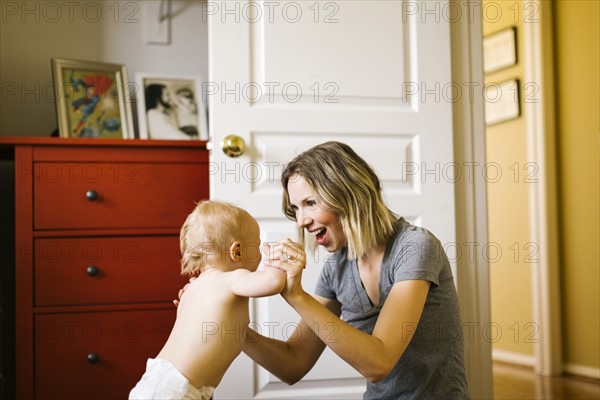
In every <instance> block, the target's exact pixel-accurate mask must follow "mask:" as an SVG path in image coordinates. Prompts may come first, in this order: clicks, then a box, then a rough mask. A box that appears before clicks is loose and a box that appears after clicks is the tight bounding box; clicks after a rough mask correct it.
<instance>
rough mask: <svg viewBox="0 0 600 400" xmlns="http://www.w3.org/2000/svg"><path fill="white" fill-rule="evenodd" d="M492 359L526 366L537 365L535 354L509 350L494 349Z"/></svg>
mask: <svg viewBox="0 0 600 400" xmlns="http://www.w3.org/2000/svg"><path fill="white" fill-rule="evenodd" d="M492 360H493V361H500V362H505V363H509V364H515V365H522V366H525V367H534V366H535V357H534V356H532V355H529V354H523V353H517V352H514V351H508V350H499V349H492Z"/></svg>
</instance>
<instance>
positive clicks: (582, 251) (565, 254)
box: [554, 0, 600, 371]
mask: <svg viewBox="0 0 600 400" xmlns="http://www.w3.org/2000/svg"><path fill="white" fill-rule="evenodd" d="M554 11H555V12H554V15H555V17H554V18H555V26H554V30H555V37H556V45H555V59H556V73H557V76H556V78H557V79H556V81H557V103H556V104H557V111H558V121H557V122H558V125H557V130H558V132H557V133H558V161H559V205H560V233H559V234H560V253H561V257H560V260H561V280H562V282H561V284H562V287H561V290H562V300H563V321H564V322H563V335H564V357H565V363H566V364H567V367H569V366H583V367H591V368H596V369H598V368H600V333H599V328H598V327H599V326H600V304H599V303H600V293H599V292H600V288H599V286H600V272H599V270H600V258H599V254H598V253H599V247H600V244H599V243H600V237H599V232H600V223H599V218H600V216H599V212H598V207H599V204H600V199H599V196H598V191H599V190H598V185H599V181H600V173H599V169H600V166H599V161H598V160H599V157H600V156H599V151H598V147H599V134H600V120H599V118H600V117H599V113H600V111H599V110H600V103H599V93H600V88H599V83H598V80H599V78H598V76H599V75H600V65H599V62H598V59H599V57H600V55H599V48H600V41H599V39H598V38H599V36H600V32H599V29H598V26H599V25H600V18H599V15H600V6H599V2H598V1H596V0H594V1H573V0H570V1H566V0H561V1H557V2H556V4H555V10H554ZM567 371H570V369H569V368H567Z"/></svg>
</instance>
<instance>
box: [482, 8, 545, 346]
mask: <svg viewBox="0 0 600 400" xmlns="http://www.w3.org/2000/svg"><path fill="white" fill-rule="evenodd" d="M516 3H517V2H513V1H510V2H498V1H484V3H483V9H484V10H486V12H484V24H483V29H484V36H487V35H490V34H494V33H496V32H499V31H502V30H504V29H507V28H510V27H516V30H517V52H518V54H517V60H518V62H517V64H516V65H514V66H512V67H508V68H505V69H502V70H500V71H496V72H493V73H488V74H486V76H485V80H486V86H495V85H496V84H500V83H502V82H504V81H507V80H512V79H519V81H520V86H521V89H523V85H524V79H523V71H524V66H523V59H524V57H523V23H522V21H523V15H519V14H516V13H517V12H519V11H520V10H522V8H519V7H515V4H516ZM498 10H501V11H500V12H496V11H498ZM513 93H514V91H511V93H506V94H507V95H512V94H513ZM524 95H527V92H526V91H525V93H523V90H521V96H520V97H521V107H522V106H523V96H524ZM492 98H493V97H491V96H490V99H492ZM486 156H487V160H486V163H487V164H488V165H489V166H490V168H488V171H489V173H488V174H487V175H486V176H487V177H488V178H487V189H488V212H489V217H488V225H489V241H490V248H499V249H501V250H502V254H501V256H498V257H493V255H492V254H490V291H491V293H490V295H491V321H492V323H493V324H494V326H495V328H496V329H497V332H501V335H499V336H498V337H491V339H492V340H493V343H492V348H493V349H494V350H496V351H497V350H501V351H508V352H511V353H517V354H518V355H525V356H529V357H531V356H532V355H533V340H535V338H536V336H535V335H534V333H535V332H536V331H537V330H536V327H535V326H534V325H533V310H532V302H531V264H530V263H529V262H527V260H528V256H529V255H530V253H531V250H532V247H531V246H530V245H529V244H528V243H529V242H530V240H529V211H528V190H529V185H531V184H532V183H527V180H528V179H527V178H528V173H530V172H532V170H531V169H528V166H527V164H526V163H527V159H526V156H527V146H526V134H525V116H524V115H523V114H521V116H520V117H519V118H516V119H513V120H510V121H506V122H501V123H499V124H496V125H492V126H488V127H487V129H486ZM495 170H499V171H501V176H500V178H496V177H495V176H493V173H492V171H495ZM490 336H491V335H490ZM496 339H497V341H496Z"/></svg>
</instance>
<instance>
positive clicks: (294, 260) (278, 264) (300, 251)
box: [263, 238, 306, 300]
mask: <svg viewBox="0 0 600 400" xmlns="http://www.w3.org/2000/svg"><path fill="white" fill-rule="evenodd" d="M263 252H264V254H265V259H264V262H263V264H264V265H265V266H267V267H273V268H278V269H281V270H283V271H285V273H286V274H287V281H286V286H285V289H283V292H281V295H282V296H283V298H284V299H286V300H289V299H290V298H291V297H293V296H296V295H301V294H302V293H303V292H304V290H303V289H302V270H303V269H304V268H306V253H305V252H304V248H303V246H302V245H301V244H300V243H296V242H294V241H292V240H291V239H289V238H287V239H284V240H281V241H279V242H275V243H265V244H263Z"/></svg>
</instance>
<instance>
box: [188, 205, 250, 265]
mask: <svg viewBox="0 0 600 400" xmlns="http://www.w3.org/2000/svg"><path fill="white" fill-rule="evenodd" d="M248 217H250V218H252V217H251V216H250V214H248V212H247V211H245V210H243V209H241V208H239V207H236V206H234V205H232V204H229V203H224V202H219V201H208V200H207V201H203V202H201V203H198V205H196V208H194V210H193V211H192V212H191V213H190V215H188V217H187V219H186V220H185V222H184V224H183V226H182V227H181V232H180V234H179V248H180V249H181V255H182V259H181V273H182V275H191V276H196V275H198V274H199V273H200V272H201V271H202V270H203V269H204V267H205V266H206V265H207V264H213V263H216V262H218V261H219V259H221V260H223V257H225V256H226V254H227V253H228V251H229V246H231V244H232V243H233V242H234V241H235V240H236V239H238V237H237V236H239V224H240V222H244V221H246V219H245V218H248Z"/></svg>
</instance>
